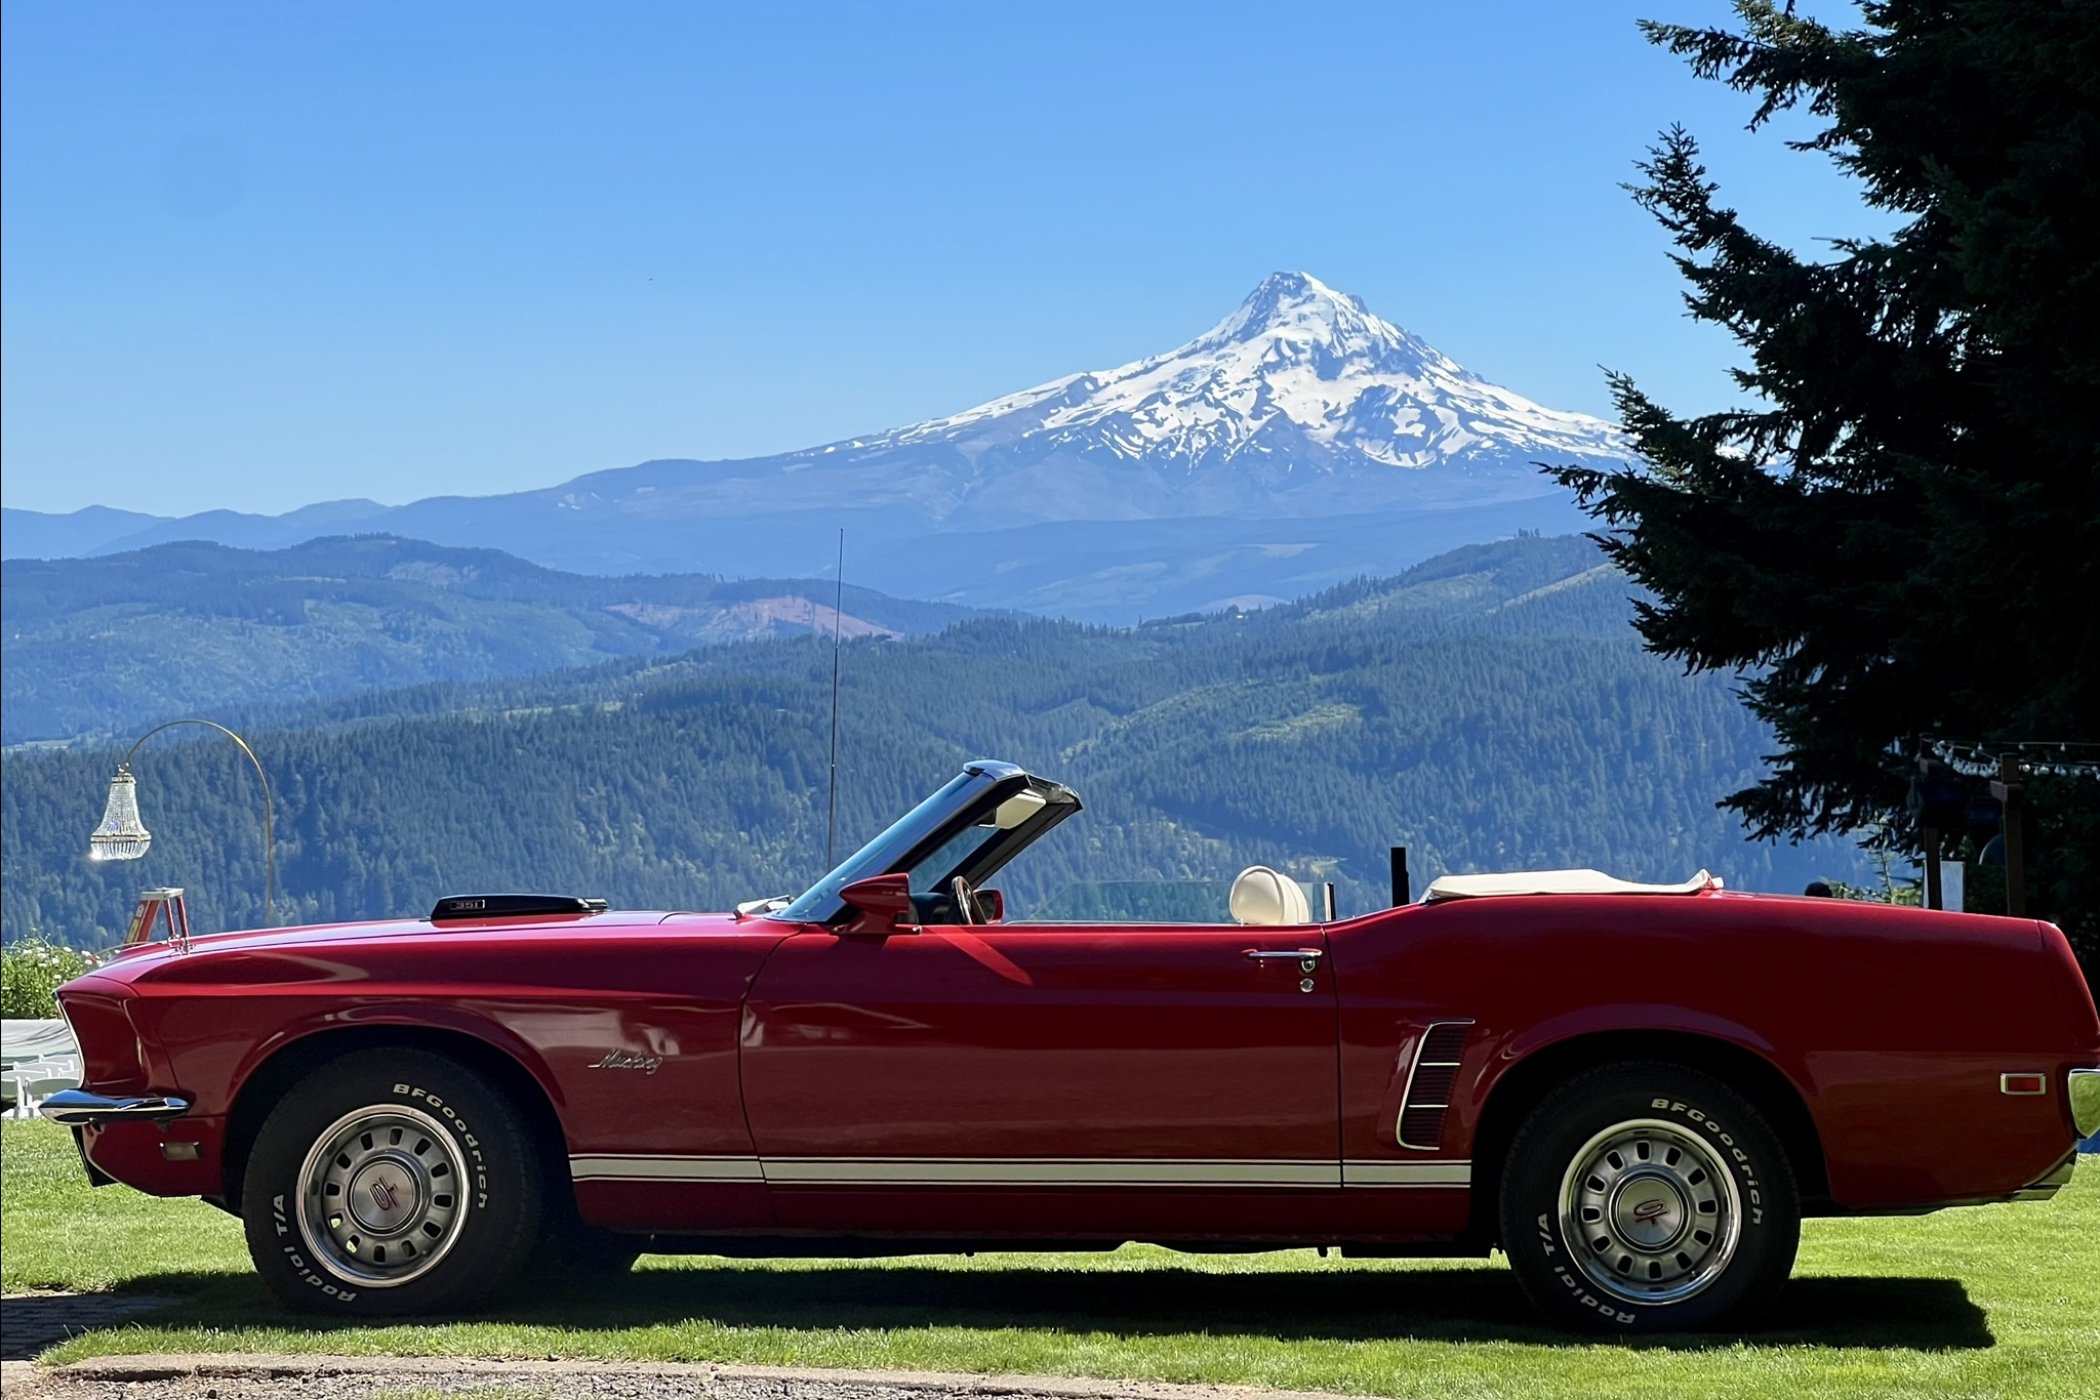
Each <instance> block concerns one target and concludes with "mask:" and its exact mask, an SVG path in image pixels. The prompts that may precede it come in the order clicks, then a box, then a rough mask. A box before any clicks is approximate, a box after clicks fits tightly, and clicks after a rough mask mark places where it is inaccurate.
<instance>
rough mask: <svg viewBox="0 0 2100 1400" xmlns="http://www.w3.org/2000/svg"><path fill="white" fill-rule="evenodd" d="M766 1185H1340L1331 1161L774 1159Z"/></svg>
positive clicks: (1089, 1158)
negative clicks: (770, 1183)
mask: <svg viewBox="0 0 2100 1400" xmlns="http://www.w3.org/2000/svg"><path fill="white" fill-rule="evenodd" d="M765 1168H766V1180H768V1181H779V1182H788V1183H794V1184H803V1183H814V1182H825V1183H841V1184H843V1183H865V1184H870V1185H873V1184H887V1185H897V1186H920V1185H924V1186H964V1185H988V1186H1213V1187H1216V1186H1339V1185H1341V1171H1340V1169H1339V1167H1338V1166H1337V1165H1336V1164H1335V1163H1333V1162H1289V1161H1272V1160H1262V1161H1230V1160H1228V1161H1201V1160H1197V1161H1191V1160H1185V1159H1176V1158H1142V1157H1004V1158H984V1157H874V1158H870V1157H789V1158H781V1157H769V1158H767V1159H766V1164H765Z"/></svg>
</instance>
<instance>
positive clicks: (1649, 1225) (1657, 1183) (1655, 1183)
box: [1611, 1175, 1688, 1253]
mask: <svg viewBox="0 0 2100 1400" xmlns="http://www.w3.org/2000/svg"><path fill="white" fill-rule="evenodd" d="M1687 1215H1688V1212H1687V1211H1686V1209H1685V1199H1684V1194H1683V1193H1682V1192H1681V1191H1679V1190H1678V1189H1677V1187H1676V1185H1675V1184H1674V1183H1672V1182H1671V1181H1670V1180H1668V1179H1667V1178H1665V1177H1661V1176H1649V1175H1640V1176H1635V1177H1632V1178H1631V1179H1629V1180H1628V1181H1626V1182H1625V1183H1624V1184H1623V1185H1621V1186H1620V1187H1619V1189H1618V1191H1617V1193H1616V1194H1615V1195H1614V1196H1613V1199H1612V1203H1611V1216H1612V1225H1613V1227H1614V1228H1615V1229H1617V1231H1618V1234H1619V1238H1620V1239H1622V1240H1624V1241H1626V1243H1628V1244H1630V1245H1632V1246H1633V1247H1634V1248H1636V1249H1642V1250H1647V1251H1649V1252H1651V1253H1654V1252H1658V1251H1661V1250H1664V1249H1667V1248H1669V1247H1670V1246H1671V1245H1673V1244H1675V1243H1676V1242H1677V1237H1678V1236H1679V1235H1681V1234H1683V1233H1684V1226H1685V1219H1686V1216H1687Z"/></svg>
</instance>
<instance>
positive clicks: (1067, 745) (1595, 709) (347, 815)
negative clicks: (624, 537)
mask: <svg viewBox="0 0 2100 1400" xmlns="http://www.w3.org/2000/svg"><path fill="white" fill-rule="evenodd" d="M1628 592H1629V587H1628V585H1627V583H1626V582H1625V580H1624V579H1623V578H1621V577H1619V576H1617V575H1615V574H1612V573H1610V572H1608V571H1607V570H1605V569H1603V568H1601V567H1599V565H1598V561H1597V557H1596V554H1595V551H1594V549H1593V547H1592V546H1591V545H1590V544H1589V543H1588V542H1587V541H1585V540H1582V539H1575V538H1570V539H1551V540H1539V539H1519V540H1513V541H1508V542H1505V543H1502V544H1497V545H1489V546H1480V547H1475V548H1469V549H1464V550H1459V551H1457V552H1455V553H1453V554H1449V555H1446V556H1443V557H1441V558H1439V559H1436V560H1432V561H1431V562H1429V563H1427V564H1424V565H1422V566H1421V567H1419V568H1416V569H1414V570H1411V571H1410V572H1408V573H1407V574H1404V575H1402V576H1400V577H1399V578H1397V579H1392V580H1385V581H1378V582H1371V581H1363V582H1358V583H1355V584H1351V585H1348V586H1345V587H1343V588H1339V589H1336V590H1333V591H1331V592H1329V593H1326V594H1323V595H1321V596H1319V597H1316V598H1313V599H1308V600H1306V601H1304V602H1302V603H1299V604H1296V605H1292V606H1290V607H1283V608H1275V609H1271V610H1268V611H1265V612H1261V613H1257V614H1251V615H1245V616H1234V615H1227V616H1215V617H1209V618H1203V619H1188V620H1181V621H1175V622H1167V623H1158V624H1152V625H1149V626H1146V627H1142V628H1137V629H1131V630H1112V629H1104V628H1088V627H1082V626H1078V625H1075V624H1069V623H1059V622H1050V621H1039V620H1028V621H1023V620H1002V619H990V620H978V621H972V622H968V623H964V624H961V625H959V626H956V627H954V628H951V629H949V630H948V631H946V632H943V633H940V634H938V635H934V636H929V637H921V638H912V639H907V640H903V641H875V640H868V641H862V642H859V643H853V644H849V645H848V647H847V649H846V653H845V663H844V674H845V683H844V703H843V755H844V756H843V762H842V766H841V783H840V797H839V813H840V839H839V844H840V847H841V851H842V852H843V851H844V850H847V849H850V848H851V847H852V846H853V845H856V844H858V843H859V842H860V841H861V840H863V839H865V838H866V837H868V836H869V835H871V834H873V832H874V831H876V830H877V829H879V827H880V826H881V825H883V824H884V823H886V822H887V821H888V820H889V819H890V818H892V817H893V816H895V815H896V814H897V813H898V812H900V811H901V810H902V809H903V808H904V807H905V806H906V805H908V804H909V803H910V802H911V801H912V800H914V799H915V798H917V797H918V796H920V795H921V794H923V792H925V791H926V790H927V789H929V788H931V787H932V786H934V785H935V784H937V783H939V782H940V781H942V780H944V779H945V778H946V777H948V776H949V775H950V774H951V773H952V772H953V771H954V770H955V768H956V766H957V765H958V764H959V763H960V762H962V761H963V760H964V759H966V758H969V757H972V756H975V755H990V756H996V757H1002V758H1011V759H1013V760H1015V761H1017V762H1022V763H1026V764H1030V765H1033V766H1036V767H1038V768H1040V769H1041V770H1042V771H1043V772H1045V773H1047V774H1050V775H1052V776H1055V777H1058V778H1060V779H1063V780H1065V781H1067V782H1069V783H1071V784H1073V785H1074V786H1075V787H1077V788H1078V789H1079V791H1080V792H1081V793H1082V794H1083V795H1084V797H1085V798H1086V800H1087V804H1088V810H1087V811H1086V812H1085V813H1083V814H1082V815H1081V816H1079V817H1077V818H1075V819H1073V820H1072V821H1070V822H1068V823H1066V824H1065V825H1064V826H1063V827H1062V828H1060V829H1059V830H1058V831H1056V832H1054V833H1053V834H1052V835H1051V836H1050V837H1048V838H1046V840H1045V841H1044V842H1043V843H1042V844H1041V845H1040V846H1039V847H1038V848H1037V849H1036V850H1034V851H1031V852H1030V853H1029V855H1028V856H1026V857H1024V858H1023V860H1022V861H1021V862H1019V863H1017V865H1016V866H1015V867H1013V869H1012V870H1011V871H1010V872H1009V873H1008V875H1007V876H1006V877H1004V878H1003V879H1002V881H1001V882H1000V883H1002V884H1003V885H1004V886H1005V888H1006V889H1007V892H1008V893H1009V895H1010V897H1011V898H1012V900H1013V903H1014V905H1015V906H1016V907H1017V911H1018V912H1021V913H1026V912H1028V911H1029V910H1030V909H1041V908H1043V907H1044V904H1045V901H1046V900H1048V899H1050V898H1051V897H1053V896H1057V897H1059V898H1060V899H1061V900H1062V901H1063V904H1062V906H1061V907H1067V908H1070V907H1075V906H1074V905H1073V904H1072V901H1074V900H1077V901H1079V902H1080V904H1079V906H1078V907H1085V904H1086V901H1087V900H1088V899H1094V900H1096V902H1098V900H1099V897H1100V893H1101V887H1102V886H1103V885H1104V884H1105V883H1109V882H1115V881H1123V880H1155V879H1175V880H1203V881H1209V882H1212V883H1213V885H1214V886H1216V887H1218V888H1222V885H1221V884H1219V882H1222V880H1223V879H1225V878H1226V877H1229V876H1230V875H1231V874H1232V873H1233V872H1235V871H1237V870H1238V869H1240V868H1241V867H1242V866H1244V865H1246V864H1249V863H1252V862H1254V861H1262V862H1265V863H1268V864H1273V865H1279V866H1283V867H1285V868H1287V869H1289V870H1291V871H1292V872H1293V873H1295V874H1297V875H1299V876H1300V877H1301V878H1314V877H1319V878H1329V879H1334V880H1336V881H1337V882H1338V883H1339V884H1340V885H1341V893H1342V904H1343V907H1344V909H1345V910H1347V909H1359V910H1360V909H1362V908H1364V907H1367V906H1368V905H1369V904H1371V903H1373V902H1382V901H1383V898H1384V895H1385V886H1386V873H1385V872H1386V849H1387V847H1388V846H1389V845H1392V844H1394V843H1404V844H1406V845H1408V846H1409V847H1410V848H1411V849H1412V852H1413V859H1414V867H1415V870H1416V872H1417V883H1418V885H1419V883H1420V882H1421V881H1422V880H1423V879H1426V878H1428V877H1429V876H1432V875H1434V874H1437V873H1440V872H1442V871H1446V870H1466V869H1480V868H1496V867H1502V868H1512V867H1550V866H1564V865H1586V864H1589V865H1598V866H1601V867H1603V868H1606V869H1609V870H1612V871H1615V872H1617V873H1620V874H1623V875H1627V876H1631V877H1636V878H1658V879H1659V878H1669V879H1680V878H1682V877H1684V876H1685V875H1687V874H1689V873H1690V872H1691V871H1692V870H1694V869H1696V868H1697V867H1699V866H1701V865H1705V866H1709V867H1711V868H1712V869H1714V870H1715V871H1716V872H1717V873H1720V874H1723V875H1724V876H1726V877H1727V878H1728V880H1729V882H1730V883H1731V884H1733V885H1737V886H1747V887H1752V888H1781V889H1798V888H1800V886H1801V884H1802V883H1803V882H1804V881H1805V880H1806V879H1808V878H1812V877H1813V876H1816V875H1819V874H1827V875H1842V876H1846V877H1850V878H1858V876H1859V861H1858V858H1857V856H1856V855H1855V854H1854V853H1852V852H1851V851H1849V849H1840V848H1835V847H1827V846H1826V847H1823V848H1820V849H1817V850H1812V851H1801V850H1795V849H1792V848H1787V847H1778V848H1773V847H1766V846H1753V845H1749V844H1747V843H1745V842H1743V841H1742V840H1741V839H1740V837H1739V835H1738V833H1737V832H1736V831H1735V830H1734V829H1733V827H1732V826H1731V824H1730V822H1729V821H1728V820H1727V819H1725V818H1724V817H1723V816H1722V815H1721V814H1719V813H1718V812H1716V811H1715V810H1714V806H1713V803H1714V800H1715V799H1716V798H1718V797H1720V796H1721V795H1722V794H1724V793H1727V792H1730V791H1732V790H1734V789H1735V788H1737V787H1740V786H1742V785H1743V783H1744V782H1745V781H1746V780H1747V779H1748V778H1749V776H1750V775H1751V773H1752V772H1753V770H1754V769H1755V767H1756V764H1757V761H1758V754H1759V752H1760V750H1761V748H1762V746H1763V744H1764V736H1763V735H1762V734H1761V733H1760V732H1759V731H1758V730H1757V728H1756V727H1755V726H1754V725H1753V724H1752V723H1751V722H1750V721H1748V720H1747V719H1746V718H1745V717H1744V716H1743V714H1742V712H1741V710H1740V708H1739V706H1738V705H1737V704H1736V703H1735V701H1734V699H1733V698H1732V696H1731V695H1730V693H1729V683H1728V682H1727V681H1726V680H1725V679H1723V678H1713V677H1691V678H1687V677H1685V676H1682V675H1680V674H1679V673H1678V672H1677V671H1676V669H1675V668H1674V667H1672V666H1670V665H1668V664H1667V663H1664V662H1661V661H1658V660H1656V659H1655V658H1653V657H1651V656H1649V655H1647V654H1646V653H1644V652H1643V651H1641V649H1640V647H1639V644H1638V642H1637V641H1636V640H1635V638H1634V636H1633V634H1632V632H1631V630H1630V629H1629V628H1628V627H1627V626H1626V613H1627V607H1628V603H1627V598H1626V595H1627V594H1628ZM830 677H831V657H830V651H829V648H828V646H819V645H813V644H812V643H811V642H810V641H808V640H800V641H790V642H773V643H758V644H752V645H748V646H736V647H720V648H713V649H710V650H706V651H701V652H697V653H694V654H692V655H689V656H686V657H683V658H680V659H678V660H675V661H669V662H665V661H648V662H628V663H622V664H619V665H613V666H606V667H600V668H598V669H596V670H590V671H583V672H571V673H566V674H561V675H555V676H548V677H539V678H533V679H531V680H512V681H503V682H495V683H490V684H488V685H482V686H457V685H455V686H444V687H425V688H423V689H421V690H416V691H409V692H398V693H392V694H388V695H367V696H363V697H359V698H357V699H355V700H346V701H342V702H335V703H332V704H328V705H323V706H319V707H315V708H314V709H313V710H312V711H310V712H309V713H307V714H305V715H303V716H300V717H298V718H299V719H300V721H301V722H302V723H303V724H304V725H305V727H299V728H294V727H289V726H290V723H291V721H292V719H293V718H294V717H293V716H290V715H288V714H281V715H279V716H278V722H279V725H280V726H282V727H278V728H274V729H269V730H266V731H265V730H262V729H257V730H255V731H253V732H251V737H252V738H254V739H255V740H256V748H257V750H258V751H259V752H260V753H261V755H262V757H263V760H264V762H265V763H266V764H267V765H268V766H269V768H270V770H271V772H272V774H273V775H274V777H275V780H276V783H277V787H278V794H279V813H278V819H279V824H278V833H279V842H280V849H279V860H280V872H281V887H282V888H283V890H284V891H285V892H286V893H287V895H288V896H289V900H288V901H287V903H286V907H285V908H283V909H281V910H280V914H281V915H295V916H296V917H297V918H299V919H302V920H306V919H332V918H360V917H371V916H381V915H393V914H420V913H421V912H423V911H425V910H427V909H428V908H429V906H430V904H431V902H432V900H433V899H434V898H435V897H436V896H437V895H440V894H444V893H451V892H460V891H472V890H508V889H518V888H530V889H542V890H556V891H562V892H568V893H575V894H584V895H601V896H604V897H607V898H609V899H611V900H613V901H614V902H615V903H616V904H629V905H641V906H645V907H671V908H678V907H683V908H722V907H725V906H727V905H728V904H730V903H731V902H733V901H737V900H742V899H749V898H753V897H756V896H761V895H769V894H777V893H783V892H788V891H792V890H795V889H799V888H800V887H801V886H802V885H803V884H805V883H807V882H808V881H809V880H811V879H812V878H813V877H814V876H815V875H817V874H818V873H820V871H819V867H820V866H821V864H822V851H823V844H824V811H825V765H826V744H827V741H828V736H829V708H828V707H829V695H830ZM162 745H165V747H163V746H162ZM113 759H114V754H113V753H112V752H111V751H107V750H93V751H87V750H74V751H64V752H54V751H23V750H16V751H11V752H9V753H8V754H7V755H6V757H5V770H6V772H5V777H6V781H5V785H4V801H5V814H4V823H0V835H4V843H5V864H6V869H7V872H8V877H7V881H6V885H5V890H4V911H0V912H4V921H5V930H6V932H7V934H8V935H9V936H10V937H13V936H18V935H20V934H23V933H27V932H30V931H36V932H41V933H43V934H46V935H47V936H50V937H53V938H56V939H61V940H70V941H85V942H97V941H107V940H108V939H111V938H113V937H114V936H116V933H117V931H118V930H119V929H120V927H121V922H122V919H123V916H124V914H125V912H126V910H127V909H128V908H129V906H130V903H131V901H132V898H133V896H134V894H135V892H136V891H137V890H138V889H139V888H140V887H142V886H145V885H153V884H162V883H166V884H176V885H183V886H186V887H188V888H189V889H190V890H191V892H192V895H191V897H192V908H193V912H194V914H195V916H196V919H197V922H198V924H199V926H200V927H203V928H218V927H225V926H239V925H245V924H249V923H251V922H254V921H257V920H258V919H259V918H260V915H261V911H260V909H259V907H258V906H259V896H260V890H261V885H262V871H261V865H260V853H259V835H258V825H259V822H258V818H257V811H256V799H255V792H254V787H253V784H254V778H253V775H252V774H251V773H249V772H247V771H245V769H244V768H243V767H242V766H241V764H240V760H239V757H238V755H237V754H236V753H235V752H234V751H233V749H232V746H230V745H227V744H224V743H223V742H218V741H208V742H203V743H177V742H172V740H171V739H170V740H160V741H156V744H155V747H154V748H153V749H152V750H149V751H148V752H146V753H145V754H143V755H142V756H141V757H140V759H139V761H138V764H137V772H138V777H139V791H140V797H141V803H142V806H143V807H144V810H145V813H146V819H147V822H148V825H149V826H150V827H151V828H152V829H153V831H154V833H155V840H154V845H153V849H152V852H151V853H150V855H149V856H148V857H147V858H146V859H144V860H141V861H138V862H135V863H132V864H130V865H123V866H95V865H91V864H89V863H88V862H86V861H85V860H84V859H83V857H82V852H83V851H84V850H85V845H86V837H87V832H88V830H89V829H90V828H91V827H92V825H93V824H94V822H95V819H96V818H97V817H98V816H99V814H100V812H101V804H102V798H103V792H104V789H105V785H106V783H107V781H108V776H109V770H110V766H111V763H112V762H113ZM1075 885H1076V886H1078V887H1079V888H1078V889H1077V890H1074V889H1072V888H1071V887H1073V886H1075ZM1060 891H1062V892H1063V893H1062V894H1061V895H1060Z"/></svg>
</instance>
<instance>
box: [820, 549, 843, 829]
mask: <svg viewBox="0 0 2100 1400" xmlns="http://www.w3.org/2000/svg"><path fill="white" fill-rule="evenodd" d="M845 613H846V527H845V526H843V525H841V526H839V576H838V591H837V593H836V594H835V597H834V602H833V604H832V608H831V780H830V783H829V788H830V792H829V794H828V795H827V797H826V799H825V806H826V809H827V810H826V811H825V814H824V868H825V869H826V870H830V869H833V868H834V862H833V861H832V858H831V850H832V845H833V843H834V841H835V839H836V838H837V836H838V829H839V651H840V638H841V636H842V634H843V629H844V625H845V623H844V618H845Z"/></svg>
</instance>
